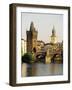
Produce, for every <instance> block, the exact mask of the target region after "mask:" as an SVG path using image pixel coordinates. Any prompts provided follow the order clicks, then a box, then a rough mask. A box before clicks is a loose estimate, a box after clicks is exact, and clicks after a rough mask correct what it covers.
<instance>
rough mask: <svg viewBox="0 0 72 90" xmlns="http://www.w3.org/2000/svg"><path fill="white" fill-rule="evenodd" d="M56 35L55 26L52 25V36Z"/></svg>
mask: <svg viewBox="0 0 72 90" xmlns="http://www.w3.org/2000/svg"><path fill="white" fill-rule="evenodd" d="M55 35H56V32H55V27H54V25H53V29H52V36H55Z"/></svg>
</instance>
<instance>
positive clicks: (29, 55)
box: [22, 53, 34, 64]
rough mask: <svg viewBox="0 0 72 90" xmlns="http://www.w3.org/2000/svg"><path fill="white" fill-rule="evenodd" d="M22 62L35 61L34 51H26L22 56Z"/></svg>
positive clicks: (29, 62) (30, 62)
mask: <svg viewBox="0 0 72 90" xmlns="http://www.w3.org/2000/svg"><path fill="white" fill-rule="evenodd" d="M22 63H28V64H32V63H34V56H33V54H32V53H25V54H24V55H23V56H22Z"/></svg>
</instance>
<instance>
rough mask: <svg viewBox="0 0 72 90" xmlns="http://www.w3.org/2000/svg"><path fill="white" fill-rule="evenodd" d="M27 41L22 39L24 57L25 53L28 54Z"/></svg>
mask: <svg viewBox="0 0 72 90" xmlns="http://www.w3.org/2000/svg"><path fill="white" fill-rule="evenodd" d="M26 43H27V42H26V40H24V39H21V54H22V56H23V55H24V53H26V52H27V46H26Z"/></svg>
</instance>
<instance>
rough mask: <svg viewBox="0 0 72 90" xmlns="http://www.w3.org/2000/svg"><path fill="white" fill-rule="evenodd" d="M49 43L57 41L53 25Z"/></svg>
mask: <svg viewBox="0 0 72 90" xmlns="http://www.w3.org/2000/svg"><path fill="white" fill-rule="evenodd" d="M51 43H52V44H55V43H57V37H56V32H55V28H54V26H53V29H52V35H51Z"/></svg>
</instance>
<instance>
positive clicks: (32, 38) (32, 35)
mask: <svg viewBox="0 0 72 90" xmlns="http://www.w3.org/2000/svg"><path fill="white" fill-rule="evenodd" d="M37 33H38V32H37V31H36V29H35V27H34V23H33V22H31V24H30V30H29V31H27V32H26V34H27V52H32V51H33V50H34V51H36V48H37Z"/></svg>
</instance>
